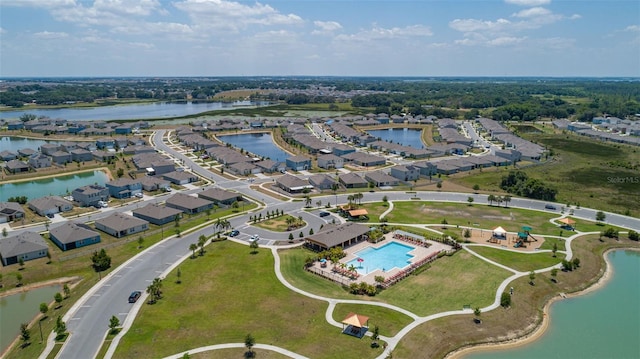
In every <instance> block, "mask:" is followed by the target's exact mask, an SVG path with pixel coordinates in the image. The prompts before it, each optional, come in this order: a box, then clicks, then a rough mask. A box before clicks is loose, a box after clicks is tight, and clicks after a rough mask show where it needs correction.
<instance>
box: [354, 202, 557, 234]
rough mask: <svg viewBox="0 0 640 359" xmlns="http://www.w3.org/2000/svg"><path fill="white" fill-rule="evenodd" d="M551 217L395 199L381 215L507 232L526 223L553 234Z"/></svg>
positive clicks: (536, 230)
mask: <svg viewBox="0 0 640 359" xmlns="http://www.w3.org/2000/svg"><path fill="white" fill-rule="evenodd" d="M373 206H375V204H373ZM365 208H366V207H365ZM555 217H558V215H557V214H553V213H545V212H539V211H528V210H525V209H519V208H510V207H508V208H504V207H499V206H489V205H487V204H481V203H476V204H473V205H471V206H469V205H468V204H464V203H445V202H424V201H404V202H401V201H398V202H393V211H391V213H389V214H388V215H387V216H386V217H385V218H387V219H388V221H389V222H390V223H407V224H409V223H418V224H419V223H423V224H438V223H441V222H442V220H443V219H446V220H447V223H448V224H450V225H459V226H471V227H476V228H484V229H493V228H495V227H497V226H502V227H503V228H504V229H506V230H507V231H509V232H518V231H520V230H522V226H529V227H531V228H532V231H531V233H533V234H534V235H535V234H554V235H557V234H558V226H556V225H554V224H552V223H550V222H549V219H551V218H555ZM371 221H375V222H377V220H373V219H371Z"/></svg>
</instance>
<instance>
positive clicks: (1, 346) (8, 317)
mask: <svg viewBox="0 0 640 359" xmlns="http://www.w3.org/2000/svg"><path fill="white" fill-rule="evenodd" d="M61 289H62V287H60V286H59V285H54V286H48V287H41V288H35V289H32V290H30V291H28V292H21V293H16V294H13V295H9V296H6V297H2V298H0V333H2V335H0V353H2V352H3V351H4V350H5V349H6V348H7V347H8V346H9V344H11V342H13V340H14V339H15V338H16V337H17V336H18V335H19V334H20V324H22V323H28V322H30V321H31V320H32V319H33V318H34V317H35V316H36V315H37V314H38V313H40V303H47V304H50V303H51V302H53V296H54V295H55V294H56V293H58V292H60V291H61ZM49 310H51V308H49ZM48 335H49V333H43V337H44V339H45V340H47V336H48ZM31 340H32V341H40V331H39V330H38V325H37V324H36V325H35V326H34V327H32V328H31Z"/></svg>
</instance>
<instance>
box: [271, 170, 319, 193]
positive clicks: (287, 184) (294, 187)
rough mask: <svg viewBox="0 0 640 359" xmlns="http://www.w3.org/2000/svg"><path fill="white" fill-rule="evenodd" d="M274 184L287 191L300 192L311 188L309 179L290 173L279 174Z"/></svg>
mask: <svg viewBox="0 0 640 359" xmlns="http://www.w3.org/2000/svg"><path fill="white" fill-rule="evenodd" d="M276 185H277V186H278V187H280V188H282V189H283V190H285V191H287V192H289V193H300V192H303V191H304V190H311V189H313V186H312V185H310V184H309V181H307V180H305V179H302V178H298V177H296V176H293V175H290V174H286V175H284V176H280V177H279V178H278V179H276Z"/></svg>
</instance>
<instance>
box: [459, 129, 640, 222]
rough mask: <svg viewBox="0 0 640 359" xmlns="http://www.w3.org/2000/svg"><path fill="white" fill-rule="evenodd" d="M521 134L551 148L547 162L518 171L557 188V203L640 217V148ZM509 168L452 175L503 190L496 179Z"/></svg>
mask: <svg viewBox="0 0 640 359" xmlns="http://www.w3.org/2000/svg"><path fill="white" fill-rule="evenodd" d="M520 135H521V136H522V137H523V138H525V139H527V140H531V141H534V142H537V143H538V144H540V145H543V146H547V147H548V148H550V149H551V150H553V151H554V153H555V156H554V158H553V159H552V160H550V161H549V162H548V163H545V164H541V165H535V166H529V167H527V168H523V169H522V171H524V172H525V173H526V174H527V175H529V176H530V177H532V178H536V179H540V180H543V181H545V182H546V183H548V184H550V185H552V186H553V187H555V188H556V189H557V190H558V194H557V196H556V198H557V202H559V203H569V202H570V203H573V204H576V203H579V204H580V205H581V206H583V207H589V208H597V209H601V210H604V211H610V212H616V213H621V214H627V213H628V215H631V216H634V217H638V216H640V207H638V205H637V204H638V203H640V191H638V183H637V181H638V179H639V178H640V176H639V175H638V169H637V168H638V167H637V166H638V165H639V164H640V155H639V154H638V151H640V149H638V148H637V147H632V146H626V145H618V144H610V143H604V142H602V141H597V140H592V139H589V138H586V137H583V136H578V135H573V134H561V133H557V134H549V133H544V134H533V133H521V134H520ZM634 166H636V167H635V169H633V168H634ZM509 170H512V168H508V169H507V168H505V169H500V170H497V171H484V172H474V173H473V174H472V175H461V176H460V177H458V176H456V178H454V179H452V180H453V181H454V182H456V183H458V184H462V185H465V186H467V187H469V188H471V187H473V185H474V184H478V185H479V186H480V188H481V190H483V191H492V192H502V190H501V189H500V181H501V179H502V176H505V175H507V174H508V171H509Z"/></svg>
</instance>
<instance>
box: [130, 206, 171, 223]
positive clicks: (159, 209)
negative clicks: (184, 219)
mask: <svg viewBox="0 0 640 359" xmlns="http://www.w3.org/2000/svg"><path fill="white" fill-rule="evenodd" d="M131 212H133V214H134V215H136V214H138V215H141V216H145V217H149V218H155V219H163V218H167V217H172V218H175V216H177V215H179V214H181V213H182V211H181V210H179V209H176V208H171V207H165V206H161V205H159V204H156V203H150V204H148V205H146V206H144V207H142V208H138V209H134V210H133V211H131Z"/></svg>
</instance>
